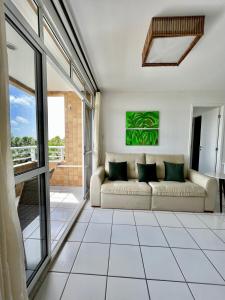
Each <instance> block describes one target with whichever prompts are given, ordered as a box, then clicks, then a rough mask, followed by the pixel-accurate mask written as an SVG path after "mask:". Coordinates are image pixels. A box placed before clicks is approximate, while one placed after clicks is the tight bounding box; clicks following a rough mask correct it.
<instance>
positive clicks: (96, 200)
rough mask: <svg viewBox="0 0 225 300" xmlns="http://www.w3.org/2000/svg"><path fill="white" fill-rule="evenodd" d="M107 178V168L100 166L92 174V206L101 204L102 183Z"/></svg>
mask: <svg viewBox="0 0 225 300" xmlns="http://www.w3.org/2000/svg"><path fill="white" fill-rule="evenodd" d="M104 179H105V168H104V167H103V166H100V167H98V168H97V170H96V171H95V172H94V173H93V174H92V176H91V182H90V200H91V206H101V185H102V183H103V181H104Z"/></svg>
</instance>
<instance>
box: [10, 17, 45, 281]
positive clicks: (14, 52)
mask: <svg viewBox="0 0 225 300" xmlns="http://www.w3.org/2000/svg"><path fill="white" fill-rule="evenodd" d="M6 37H7V51H8V65H9V107H10V125H11V151H12V158H13V165H14V174H15V183H16V185H15V193H16V205H17V211H18V216H19V220H20V225H21V231H22V234H23V244H24V253H25V262H24V264H25V269H26V274H27V283H28V284H29V283H30V281H31V280H32V278H33V276H34V275H35V273H36V272H37V271H38V269H39V268H40V266H41V265H42V263H43V262H44V261H45V260H46V259H47V258H48V239H47V236H48V234H47V233H48V232H47V216H48V214H47V211H48V209H47V205H48V204H47V203H48V201H47V200H48V194H47V191H46V189H47V185H46V180H47V178H48V169H47V167H46V165H45V164H46V158H45V147H46V145H45V137H44V135H45V132H44V130H43V128H44V109H43V107H44V105H43V98H42V97H41V96H40V95H42V94H43V91H42V82H41V80H42V74H40V70H42V68H41V61H42V54H41V53H40V52H39V51H38V50H37V49H36V48H35V47H34V46H33V45H32V44H31V43H30V42H29V41H28V40H26V39H25V37H23V35H22V34H20V33H19V32H18V31H17V29H16V27H14V26H13V25H11V24H9V23H6ZM38 70H39V73H38Z"/></svg>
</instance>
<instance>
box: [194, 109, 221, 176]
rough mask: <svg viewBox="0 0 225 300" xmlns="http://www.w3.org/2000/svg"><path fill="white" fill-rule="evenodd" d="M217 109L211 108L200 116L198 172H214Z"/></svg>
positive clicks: (216, 142) (217, 122)
mask: <svg viewBox="0 0 225 300" xmlns="http://www.w3.org/2000/svg"><path fill="white" fill-rule="evenodd" d="M219 112H220V111H219V108H212V109H210V110H208V111H205V112H204V113H203V114H202V125H201V139H200V156H199V172H200V173H203V174H204V173H212V172H215V170H216V162H217V152H218V151H217V146H218V133H219V132H218V126H219V118H218V116H219Z"/></svg>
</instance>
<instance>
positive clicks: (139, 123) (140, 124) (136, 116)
mask: <svg viewBox="0 0 225 300" xmlns="http://www.w3.org/2000/svg"><path fill="white" fill-rule="evenodd" d="M126 128H127V129H128V128H159V111H127V112H126Z"/></svg>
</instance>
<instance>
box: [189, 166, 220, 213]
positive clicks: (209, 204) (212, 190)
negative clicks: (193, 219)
mask: <svg viewBox="0 0 225 300" xmlns="http://www.w3.org/2000/svg"><path fill="white" fill-rule="evenodd" d="M188 177H189V179H190V181H192V182H193V183H196V184H198V185H200V186H201V187H203V188H204V189H205V191H206V197H205V211H214V210H215V205H216V199H217V194H218V184H217V180H216V179H215V178H213V177H209V176H206V175H203V174H201V173H199V172H197V171H195V170H192V169H191V170H189V176H188Z"/></svg>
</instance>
